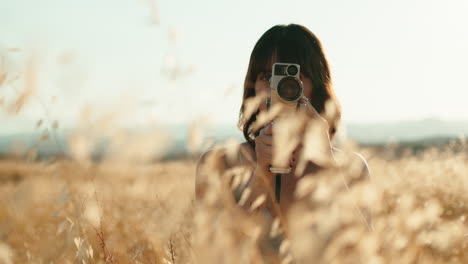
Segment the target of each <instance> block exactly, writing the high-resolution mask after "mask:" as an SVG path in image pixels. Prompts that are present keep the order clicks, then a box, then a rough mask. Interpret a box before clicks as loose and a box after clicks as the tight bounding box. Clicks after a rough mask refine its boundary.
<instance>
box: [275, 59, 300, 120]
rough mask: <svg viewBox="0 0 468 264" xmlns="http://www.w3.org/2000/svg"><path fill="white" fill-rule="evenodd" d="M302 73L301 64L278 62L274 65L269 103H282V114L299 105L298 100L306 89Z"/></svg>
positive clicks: (293, 110) (293, 109)
mask: <svg viewBox="0 0 468 264" xmlns="http://www.w3.org/2000/svg"><path fill="white" fill-rule="evenodd" d="M300 73H301V66H300V65H299V64H295V63H281V62H278V63H275V64H273V66H272V70H271V79H270V98H269V99H270V102H269V104H270V106H273V105H276V104H281V106H282V109H281V115H283V114H284V115H286V114H288V113H293V112H295V111H296V108H297V107H298V101H299V99H300V98H301V97H302V94H303V91H304V85H303V83H302V81H301V79H300Z"/></svg>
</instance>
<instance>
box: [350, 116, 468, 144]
mask: <svg viewBox="0 0 468 264" xmlns="http://www.w3.org/2000/svg"><path fill="white" fill-rule="evenodd" d="M346 131H347V135H348V137H349V138H351V139H353V140H355V141H357V142H359V143H366V144H369V143H372V144H380V143H385V142H389V141H392V142H413V141H421V140H429V141H430V140H436V141H437V140H439V141H440V139H446V138H459V137H460V136H465V137H467V136H468V122H466V121H465V122H463V121H444V120H439V119H423V120H414V121H408V120H406V121H400V122H391V123H384V122H382V123H368V124H349V125H347V126H346Z"/></svg>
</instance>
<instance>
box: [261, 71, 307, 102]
mask: <svg viewBox="0 0 468 264" xmlns="http://www.w3.org/2000/svg"><path fill="white" fill-rule="evenodd" d="M270 77H271V70H270V71H267V72H261V73H259V74H258V75H257V78H256V80H255V94H261V93H266V94H269V93H270V81H269V80H270ZM300 79H301V81H302V84H303V85H304V90H303V94H304V95H305V96H306V97H307V98H309V100H310V99H311V97H312V81H311V80H310V78H307V77H306V76H304V75H303V74H302V73H301V74H300ZM265 109H266V104H260V111H263V110H265Z"/></svg>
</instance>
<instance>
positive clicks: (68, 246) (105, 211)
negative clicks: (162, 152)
mask: <svg viewBox="0 0 468 264" xmlns="http://www.w3.org/2000/svg"><path fill="white" fill-rule="evenodd" d="M461 149H462V150H464V151H456V152H454V151H452V150H451V149H450V148H447V149H440V148H439V149H427V150H426V151H424V152H421V153H419V154H418V155H417V156H416V155H404V153H401V152H398V155H396V154H395V153H396V152H395V150H392V149H379V150H378V151H376V150H374V149H371V148H367V149H358V150H357V151H358V152H360V153H361V154H363V156H364V157H366V158H367V159H368V161H369V166H370V169H371V174H372V181H371V182H370V183H365V184H361V185H358V186H356V187H354V188H353V189H352V190H351V191H350V192H346V193H343V191H342V190H341V189H339V188H335V189H334V188H333V184H331V185H330V183H325V182H316V183H314V184H315V185H314V186H315V187H314V188H312V189H311V191H310V192H311V194H310V195H311V196H310V199H311V200H314V207H313V208H314V209H313V210H312V209H311V210H310V211H308V209H307V208H309V209H310V208H311V207H307V206H301V207H298V208H300V209H301V210H298V209H297V208H296V210H294V215H292V216H290V217H294V219H296V220H295V221H294V220H293V221H291V225H292V227H291V228H290V230H291V234H292V237H291V243H290V244H285V243H283V245H282V247H281V248H280V251H283V252H282V253H284V251H285V248H291V251H292V252H293V255H294V256H296V260H297V263H468V251H467V243H468V229H467V224H468V223H467V219H466V217H467V213H468V193H467V191H466V190H468V180H467V176H468V174H467V173H468V154H467V151H466V150H467V148H466V146H464V147H463V148H461ZM195 167H196V160H195V159H193V160H187V159H186V160H174V161H165V162H160V163H154V164H125V163H116V162H108V163H78V162H73V161H55V162H46V161H43V162H25V161H20V160H2V161H0V263H1V264H4V263H5V264H7V263H279V261H280V260H278V259H282V260H283V262H284V263H287V262H288V260H287V258H284V257H283V258H278V259H276V260H275V259H274V258H266V257H262V254H263V253H258V250H257V248H258V241H260V239H259V235H258V228H257V227H258V225H259V224H258V222H256V221H255V220H250V219H249V218H248V217H247V215H246V214H243V213H242V212H240V211H238V210H237V208H233V207H232V206H231V205H229V204H226V203H223V202H220V201H218V202H217V203H213V204H211V205H203V206H200V207H197V210H195V208H196V207H195V204H194V201H193V197H194V174H195ZM322 183H323V184H322ZM327 184H328V185H327ZM314 192H315V194H314ZM317 193H320V195H317ZM350 195H351V196H350ZM350 197H353V198H352V200H353V201H354V202H355V203H353V204H351V203H349V200H350ZM354 206H359V207H365V208H370V209H371V210H372V226H373V230H372V231H370V230H367V229H366V228H365V227H363V226H362V225H360V224H359V223H358V221H355V218H356V217H354V216H353V212H354V211H355V210H354V209H355V208H353V207H354ZM213 209H214V210H213ZM298 212H299V214H300V215H297V214H298ZM297 219H301V221H298V220H297ZM306 219H309V220H306ZM353 219H354V220H353ZM307 221H309V222H310V223H308V222H307ZM233 224H234V225H233ZM242 234H247V235H245V236H244V235H242ZM260 248H261V247H260ZM260 251H261V250H260ZM282 253H281V254H282Z"/></svg>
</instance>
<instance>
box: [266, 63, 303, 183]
mask: <svg viewBox="0 0 468 264" xmlns="http://www.w3.org/2000/svg"><path fill="white" fill-rule="evenodd" d="M300 70H301V67H300V66H299V64H295V63H281V62H278V63H275V64H273V66H272V69H271V79H270V97H269V98H268V101H267V105H268V106H269V107H273V106H275V107H276V105H279V106H280V107H281V109H280V113H279V116H277V117H280V118H285V119H287V118H288V116H289V115H293V114H295V113H296V111H297V109H298V107H299V99H300V98H301V97H302V95H303V91H304V85H303V83H302V81H301V79H300V72H301V71H300ZM290 171H291V167H289V166H287V167H283V166H271V167H270V172H272V173H276V174H286V173H289V172H290Z"/></svg>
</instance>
